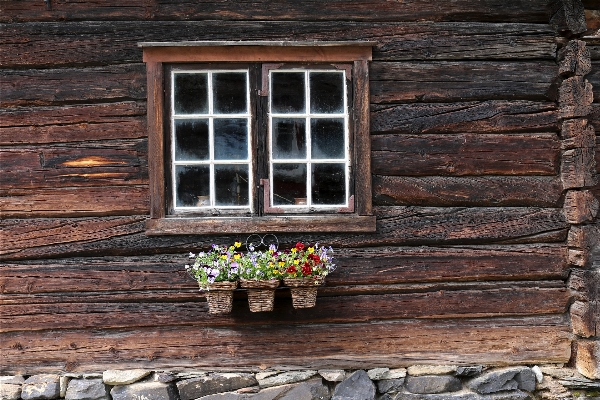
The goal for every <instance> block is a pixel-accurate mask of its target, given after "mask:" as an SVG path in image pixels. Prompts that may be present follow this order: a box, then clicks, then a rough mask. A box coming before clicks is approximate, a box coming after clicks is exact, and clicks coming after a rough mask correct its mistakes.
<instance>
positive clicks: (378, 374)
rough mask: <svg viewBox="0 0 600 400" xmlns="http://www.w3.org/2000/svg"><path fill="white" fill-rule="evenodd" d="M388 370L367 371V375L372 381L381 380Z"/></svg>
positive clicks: (375, 369)
mask: <svg viewBox="0 0 600 400" xmlns="http://www.w3.org/2000/svg"><path fill="white" fill-rule="evenodd" d="M389 370H390V369H389V368H374V369H370V370H368V371H367V375H368V376H369V378H370V379H371V380H372V381H378V380H380V379H383V375H385V373H386V372H388V371H389Z"/></svg>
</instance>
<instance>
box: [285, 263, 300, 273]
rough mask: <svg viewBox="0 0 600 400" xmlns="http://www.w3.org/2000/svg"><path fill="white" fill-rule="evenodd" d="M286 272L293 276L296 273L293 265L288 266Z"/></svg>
mask: <svg viewBox="0 0 600 400" xmlns="http://www.w3.org/2000/svg"><path fill="white" fill-rule="evenodd" d="M286 271H287V273H288V274H295V273H296V272H298V270H297V269H296V266H295V265H290V266H289V267H287V270H286Z"/></svg>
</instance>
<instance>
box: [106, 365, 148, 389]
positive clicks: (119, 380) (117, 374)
mask: <svg viewBox="0 0 600 400" xmlns="http://www.w3.org/2000/svg"><path fill="white" fill-rule="evenodd" d="M148 375H150V371H146V370H145V369H130V370H123V371H121V370H116V369H111V370H108V371H104V372H103V373H102V380H103V381H104V383H106V384H107V385H111V386H119V385H129V384H130V383H134V382H137V381H139V380H140V379H142V378H145V377H146V376H148Z"/></svg>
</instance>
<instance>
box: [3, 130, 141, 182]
mask: <svg viewBox="0 0 600 400" xmlns="http://www.w3.org/2000/svg"><path fill="white" fill-rule="evenodd" d="M147 152H148V145H147V141H146V140H114V141H106V142H102V141H98V142H95V141H94V142H89V141H88V142H85V141H83V142H73V143H69V144H64V145H63V144H59V145H41V146H35V147H32V146H27V147H5V148H4V150H3V151H1V152H0V154H1V161H0V163H1V164H0V165H1V166H2V174H0V186H1V187H2V189H3V190H8V189H35V188H48V187H51V188H56V187H74V186H104V185H136V184H137V185H139V184H147V183H148V155H147Z"/></svg>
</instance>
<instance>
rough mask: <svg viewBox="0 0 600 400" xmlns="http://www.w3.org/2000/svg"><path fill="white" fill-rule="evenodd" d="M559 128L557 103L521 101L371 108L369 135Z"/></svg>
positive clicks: (521, 130) (499, 131)
mask: <svg viewBox="0 0 600 400" xmlns="http://www.w3.org/2000/svg"><path fill="white" fill-rule="evenodd" d="M598 110H599V111H598V112H599V113H600V106H599V108H598ZM599 119H600V114H599ZM558 125H559V120H558V110H557V107H556V103H549V102H533V101H524V100H519V101H495V100H489V101H473V102H454V103H411V104H391V105H373V106H372V111H371V133H372V134H386V133H387V134H390V133H408V134H418V133H513V132H523V133H527V132H553V131H555V130H557V126H558ZM598 129H599V130H600V128H598Z"/></svg>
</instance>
